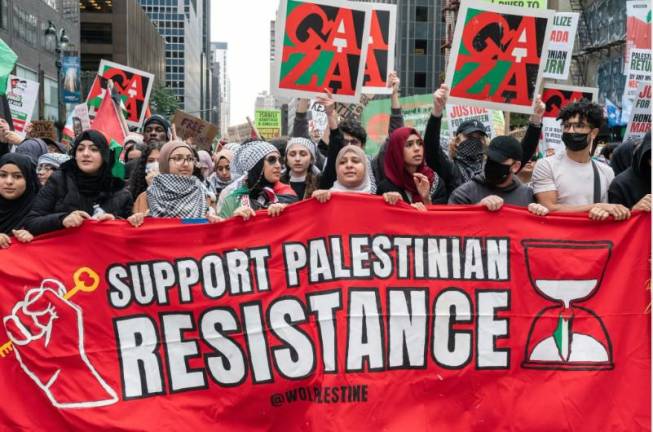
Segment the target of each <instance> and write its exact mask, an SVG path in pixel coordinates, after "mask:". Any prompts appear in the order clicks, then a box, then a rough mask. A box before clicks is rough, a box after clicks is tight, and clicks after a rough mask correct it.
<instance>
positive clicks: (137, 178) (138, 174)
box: [129, 141, 162, 214]
mask: <svg viewBox="0 0 653 432" xmlns="http://www.w3.org/2000/svg"><path fill="white" fill-rule="evenodd" d="M161 147H162V146H161V145H159V143H158V141H154V143H153V144H150V145H148V146H147V147H146V148H145V151H144V152H143V154H142V155H141V157H140V158H139V159H138V163H137V165H136V167H135V168H134V172H133V173H132V176H131V177H130V178H129V192H130V193H131V194H132V196H133V197H136V199H135V200H134V208H133V209H132V212H133V213H134V214H135V213H145V212H147V210H148V205H147V194H146V193H145V191H146V190H147V188H148V187H150V186H151V185H152V182H153V181H154V177H156V176H157V175H159V154H160V152H161Z"/></svg>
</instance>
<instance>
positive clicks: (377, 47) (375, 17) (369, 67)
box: [363, 3, 397, 94]
mask: <svg viewBox="0 0 653 432" xmlns="http://www.w3.org/2000/svg"><path fill="white" fill-rule="evenodd" d="M370 7H371V10H370V13H371V22H370V37H369V41H368V46H367V57H366V61H365V75H364V78H363V92H364V93H365V94H390V93H392V89H390V88H388V86H387V82H388V74H389V73H390V72H392V71H393V70H394V67H395V66H394V65H395V43H396V33H397V5H391V4H381V3H373V4H371V5H370Z"/></svg>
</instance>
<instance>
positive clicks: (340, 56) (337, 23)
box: [272, 0, 371, 103]
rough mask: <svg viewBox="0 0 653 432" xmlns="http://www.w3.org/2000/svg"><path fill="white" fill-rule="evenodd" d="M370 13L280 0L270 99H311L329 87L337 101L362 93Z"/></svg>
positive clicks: (343, 4)
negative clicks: (271, 96) (272, 97)
mask: <svg viewBox="0 0 653 432" xmlns="http://www.w3.org/2000/svg"><path fill="white" fill-rule="evenodd" d="M370 18H371V13H370V8H369V5H365V4H363V3H356V2H350V1H344V0H314V1H311V2H303V1H298V0H282V1H281V3H280V5H279V14H278V19H277V28H276V47H277V48H276V51H275V59H274V71H273V76H274V78H273V79H272V94H274V95H277V96H288V97H308V98H310V97H312V96H315V95H316V94H322V93H324V89H325V88H328V89H330V90H331V91H332V92H333V96H334V99H335V100H336V101H338V102H345V103H355V102H357V101H358V98H359V96H360V94H361V89H362V86H363V76H364V74H365V61H366V58H367V49H368V48H367V47H368V36H369V28H370V20H371V19H370Z"/></svg>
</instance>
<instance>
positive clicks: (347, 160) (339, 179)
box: [312, 144, 372, 203]
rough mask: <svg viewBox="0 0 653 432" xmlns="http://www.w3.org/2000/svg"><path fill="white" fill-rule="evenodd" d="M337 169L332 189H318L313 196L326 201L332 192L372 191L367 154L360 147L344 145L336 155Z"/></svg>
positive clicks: (320, 200)
mask: <svg viewBox="0 0 653 432" xmlns="http://www.w3.org/2000/svg"><path fill="white" fill-rule="evenodd" d="M335 169H336V181H335V182H334V183H333V186H332V187H331V189H320V190H316V191H315V192H313V195H312V196H313V198H315V199H317V200H318V201H319V202H321V203H325V202H327V201H328V200H329V199H331V192H350V193H364V194H371V193H372V185H371V183H370V177H369V175H368V172H367V171H368V170H369V169H370V168H369V164H368V162H367V156H366V155H365V152H364V151H363V150H362V149H361V148H360V147H358V146H355V145H351V144H349V145H346V146H344V147H343V148H342V149H341V150H340V151H339V152H338V155H337V156H336V161H335Z"/></svg>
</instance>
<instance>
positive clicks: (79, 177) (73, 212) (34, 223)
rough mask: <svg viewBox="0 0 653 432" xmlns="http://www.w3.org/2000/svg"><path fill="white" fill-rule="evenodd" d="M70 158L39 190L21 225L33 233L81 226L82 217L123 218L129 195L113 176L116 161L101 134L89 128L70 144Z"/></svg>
mask: <svg viewBox="0 0 653 432" xmlns="http://www.w3.org/2000/svg"><path fill="white" fill-rule="evenodd" d="M72 154H73V158H72V159H71V160H69V161H68V162H66V163H64V164H62V165H61V168H60V169H59V170H58V171H56V172H55V173H54V174H52V176H51V177H50V179H49V180H48V182H47V183H46V185H45V186H44V187H43V189H41V190H40V191H39V194H38V195H37V197H36V199H35V200H34V205H33V206H32V210H31V211H30V213H29V214H28V216H27V218H26V220H25V226H26V228H27V229H28V231H30V232H31V233H32V234H34V235H39V234H43V233H47V232H50V231H55V230H58V229H61V228H74V227H78V226H81V225H82V223H83V222H84V221H85V220H86V219H91V218H92V219H95V220H99V221H103V220H113V219H115V218H126V217H127V216H129V215H130V214H131V209H132V202H133V199H132V196H131V194H130V193H129V191H128V190H126V189H125V182H124V181H123V180H122V179H119V178H116V177H113V175H112V173H111V171H112V168H113V166H114V164H115V162H116V160H115V154H114V152H112V151H111V150H110V149H109V144H108V143H107V140H106V138H105V137H104V135H103V134H102V133H101V132H99V131H96V130H93V129H89V130H86V131H84V132H82V133H81V134H80V135H79V136H77V138H76V139H75V142H74V143H73V148H72Z"/></svg>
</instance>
